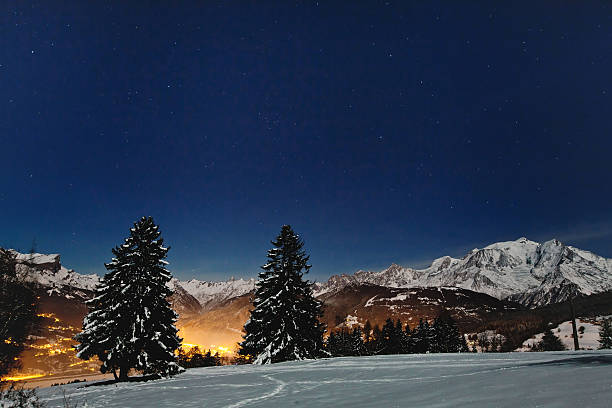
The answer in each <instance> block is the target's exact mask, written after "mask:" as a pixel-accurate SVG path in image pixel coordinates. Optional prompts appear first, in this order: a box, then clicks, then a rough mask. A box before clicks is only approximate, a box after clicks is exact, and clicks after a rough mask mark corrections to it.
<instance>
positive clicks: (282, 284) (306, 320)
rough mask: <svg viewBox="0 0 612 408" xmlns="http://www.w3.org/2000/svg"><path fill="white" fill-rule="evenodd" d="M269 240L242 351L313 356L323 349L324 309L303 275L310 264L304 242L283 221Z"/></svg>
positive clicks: (262, 356)
mask: <svg viewBox="0 0 612 408" xmlns="http://www.w3.org/2000/svg"><path fill="white" fill-rule="evenodd" d="M272 245H273V246H274V247H273V248H272V249H270V250H269V251H268V262H267V263H266V264H265V265H264V266H262V272H260V273H259V281H258V282H257V285H256V289H255V298H254V300H253V306H254V308H253V310H252V311H251V317H250V319H249V320H248V321H247V322H246V324H245V326H244V330H245V333H246V334H245V336H244V341H243V342H242V343H240V354H241V355H250V356H253V357H254V363H255V364H269V363H276V362H281V361H289V360H304V359H310V358H317V357H319V356H321V355H322V354H323V353H324V349H323V331H324V326H323V324H322V323H321V322H320V321H319V318H320V317H321V316H322V315H323V312H322V304H321V302H319V301H318V300H317V299H316V298H315V297H314V296H313V294H312V290H311V288H310V283H309V282H308V281H307V280H305V279H304V278H303V276H304V274H305V273H307V272H308V270H309V269H310V267H311V265H309V264H308V258H309V257H308V256H307V255H306V253H305V251H304V250H303V247H304V243H303V242H302V240H301V239H300V237H299V236H298V235H297V234H296V233H295V232H293V230H292V229H291V227H290V226H289V225H284V226H283V227H282V229H281V232H280V234H279V235H278V237H277V238H276V240H275V241H272Z"/></svg>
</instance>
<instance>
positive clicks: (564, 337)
mask: <svg viewBox="0 0 612 408" xmlns="http://www.w3.org/2000/svg"><path fill="white" fill-rule="evenodd" d="M580 327H584V332H581V331H578V345H579V346H580V348H581V349H585V350H597V348H598V347H599V329H600V328H601V326H599V325H598V324H593V323H591V322H589V321H584V320H581V319H576V328H577V329H580ZM552 332H553V333H554V335H555V336H557V337H559V339H561V341H562V342H563V344H564V345H565V348H567V349H568V350H573V349H574V337H573V336H572V323H571V322H570V321H567V322H563V323H561V324H560V325H559V326H557V327H555V328H554V329H552ZM542 337H544V333H539V334H536V335H535V336H534V337H532V338H530V339H527V340H525V341H524V342H523V347H521V348H520V349H517V350H516V351H530V346H533V345H534V344H536V343H539V342H540V341H541V340H542Z"/></svg>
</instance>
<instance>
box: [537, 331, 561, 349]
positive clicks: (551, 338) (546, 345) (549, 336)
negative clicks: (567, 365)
mask: <svg viewBox="0 0 612 408" xmlns="http://www.w3.org/2000/svg"><path fill="white" fill-rule="evenodd" d="M533 349H534V350H535V351H562V350H566V348H565V346H564V345H563V342H562V341H561V340H560V339H559V338H558V337H557V336H555V335H554V333H553V332H552V330H550V329H548V330H546V331H545V332H544V337H542V340H541V341H540V342H539V343H538V344H536V345H535V346H534V348H533Z"/></svg>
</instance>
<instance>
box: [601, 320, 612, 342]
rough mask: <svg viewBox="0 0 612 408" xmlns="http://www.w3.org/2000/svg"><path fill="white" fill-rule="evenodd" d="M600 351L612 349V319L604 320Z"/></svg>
mask: <svg viewBox="0 0 612 408" xmlns="http://www.w3.org/2000/svg"><path fill="white" fill-rule="evenodd" d="M599 349H600V350H603V349H612V319H604V320H603V321H602V322H601V328H600V329H599Z"/></svg>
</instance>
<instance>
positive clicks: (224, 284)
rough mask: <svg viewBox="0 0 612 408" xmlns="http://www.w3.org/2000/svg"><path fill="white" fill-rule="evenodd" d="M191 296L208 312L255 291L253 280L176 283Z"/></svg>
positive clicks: (195, 280)
mask: <svg viewBox="0 0 612 408" xmlns="http://www.w3.org/2000/svg"><path fill="white" fill-rule="evenodd" d="M177 282H178V284H179V285H180V286H181V287H183V288H184V289H185V290H186V291H187V292H188V293H189V294H191V296H193V297H194V298H196V299H197V300H198V302H200V305H202V309H203V310H208V309H211V308H213V307H214V306H216V305H218V304H220V303H223V302H224V301H226V300H228V299H232V298H235V297H238V296H242V295H245V294H247V293H249V292H251V291H252V290H254V289H255V283H256V281H255V279H248V280H246V279H234V278H233V277H232V278H230V279H229V280H226V281H221V282H207V281H200V280H197V279H191V280H188V281H177Z"/></svg>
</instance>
